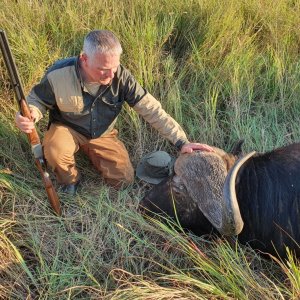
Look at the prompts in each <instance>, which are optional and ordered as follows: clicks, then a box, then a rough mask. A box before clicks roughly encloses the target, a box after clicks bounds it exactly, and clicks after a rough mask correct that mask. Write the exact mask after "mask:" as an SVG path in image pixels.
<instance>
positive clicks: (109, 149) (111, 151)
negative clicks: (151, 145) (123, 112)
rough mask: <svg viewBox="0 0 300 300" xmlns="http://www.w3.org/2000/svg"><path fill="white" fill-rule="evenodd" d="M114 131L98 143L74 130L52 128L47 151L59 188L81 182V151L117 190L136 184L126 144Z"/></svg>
mask: <svg viewBox="0 0 300 300" xmlns="http://www.w3.org/2000/svg"><path fill="white" fill-rule="evenodd" d="M117 134H118V131H117V130H116V129H114V130H112V131H111V132H110V133H108V134H105V135H104V136H101V137H99V138H97V139H88V138H86V137H85V136H83V135H82V134H80V133H78V132H76V131H75V130H73V129H72V128H70V127H67V126H65V125H61V124H51V126H50V128H49V130H48V131H47V132H46V133H45V137H44V141H43V147H44V155H45V158H46V160H47V163H48V166H50V167H51V169H52V171H53V172H54V173H55V175H56V178H57V182H58V183H59V184H70V183H74V182H76V181H78V180H79V178H80V174H79V172H78V170H77V168H76V164H75V157H74V154H75V153H76V152H77V151H78V150H79V149H81V150H82V151H83V152H84V153H85V154H86V155H87V156H88V157H89V158H90V160H91V162H92V164H93V165H94V166H95V167H96V169H97V170H98V171H99V172H100V173H101V175H102V177H103V178H104V180H105V181H106V183H107V184H109V185H112V186H114V187H116V188H120V187H121V186H122V185H124V184H125V185H127V184H130V183H132V182H133V179H134V171H133V167H132V164H131V162H130V159H129V155H128V152H127V150H126V148H125V146H124V144H123V143H122V142H121V141H120V140H119V139H118V138H117Z"/></svg>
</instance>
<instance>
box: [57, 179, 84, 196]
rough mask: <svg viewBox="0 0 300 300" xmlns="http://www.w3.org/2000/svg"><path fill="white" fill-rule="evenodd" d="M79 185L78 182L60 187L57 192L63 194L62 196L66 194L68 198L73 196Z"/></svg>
mask: <svg viewBox="0 0 300 300" xmlns="http://www.w3.org/2000/svg"><path fill="white" fill-rule="evenodd" d="M79 183H80V181H77V182H74V183H69V184H65V185H62V186H61V187H60V188H59V191H60V192H61V193H64V194H67V195H70V196H75V195H76V192H77V188H78V185H79Z"/></svg>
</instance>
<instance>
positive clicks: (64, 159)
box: [44, 145, 75, 167]
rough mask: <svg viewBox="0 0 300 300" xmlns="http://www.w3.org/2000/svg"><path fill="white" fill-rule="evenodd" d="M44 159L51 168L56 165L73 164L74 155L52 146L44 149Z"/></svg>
mask: <svg viewBox="0 0 300 300" xmlns="http://www.w3.org/2000/svg"><path fill="white" fill-rule="evenodd" d="M44 155H45V159H46V161H47V163H48V165H50V166H51V167H55V166H57V165H65V164H72V165H73V164H74V160H75V158H74V153H71V152H69V151H66V150H65V149H60V148H59V147H54V146H53V145H51V146H47V147H44Z"/></svg>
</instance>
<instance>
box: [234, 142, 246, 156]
mask: <svg viewBox="0 0 300 300" xmlns="http://www.w3.org/2000/svg"><path fill="white" fill-rule="evenodd" d="M244 141H245V140H238V141H237V142H235V143H234V145H233V146H232V149H231V151H230V153H231V154H233V155H235V156H237V157H240V156H242V154H243V150H242V146H243V144H244Z"/></svg>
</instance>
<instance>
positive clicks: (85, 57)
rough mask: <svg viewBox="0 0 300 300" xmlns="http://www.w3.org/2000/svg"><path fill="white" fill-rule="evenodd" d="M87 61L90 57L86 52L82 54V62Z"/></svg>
mask: <svg viewBox="0 0 300 300" xmlns="http://www.w3.org/2000/svg"><path fill="white" fill-rule="evenodd" d="M87 59H88V56H87V55H86V54H85V53H84V52H82V53H80V60H81V61H82V62H86V61H87Z"/></svg>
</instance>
